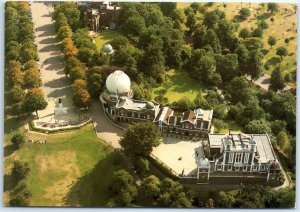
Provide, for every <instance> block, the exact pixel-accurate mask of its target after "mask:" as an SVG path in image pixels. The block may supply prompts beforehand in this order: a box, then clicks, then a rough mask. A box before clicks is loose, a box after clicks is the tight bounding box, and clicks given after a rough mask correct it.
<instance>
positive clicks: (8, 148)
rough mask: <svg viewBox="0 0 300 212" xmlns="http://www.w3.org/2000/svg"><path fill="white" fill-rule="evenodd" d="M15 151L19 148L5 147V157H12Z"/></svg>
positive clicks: (11, 145)
mask: <svg viewBox="0 0 300 212" xmlns="http://www.w3.org/2000/svg"><path fill="white" fill-rule="evenodd" d="M15 150H17V148H16V147H15V146H14V145H13V144H10V145H7V146H5V147H4V157H8V156H10V155H11V154H12V153H14V151H15Z"/></svg>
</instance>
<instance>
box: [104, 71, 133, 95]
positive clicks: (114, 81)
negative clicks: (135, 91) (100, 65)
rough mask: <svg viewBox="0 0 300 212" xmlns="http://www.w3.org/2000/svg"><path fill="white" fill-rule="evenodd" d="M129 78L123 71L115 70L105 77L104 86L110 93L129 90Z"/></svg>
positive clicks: (120, 92)
mask: <svg viewBox="0 0 300 212" xmlns="http://www.w3.org/2000/svg"><path fill="white" fill-rule="evenodd" d="M130 85H131V83H130V79H129V77H128V76H127V74H125V73H124V72H123V71H120V70H117V71H115V72H113V73H111V74H110V75H109V76H108V77H107V79H106V88H107V90H108V92H109V93H111V94H124V93H127V92H129V91H130Z"/></svg>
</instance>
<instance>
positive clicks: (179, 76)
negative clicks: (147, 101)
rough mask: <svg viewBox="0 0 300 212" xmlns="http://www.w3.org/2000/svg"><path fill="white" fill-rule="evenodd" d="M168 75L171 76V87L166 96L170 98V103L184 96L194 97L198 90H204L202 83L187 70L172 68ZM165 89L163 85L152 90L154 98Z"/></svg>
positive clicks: (169, 81)
mask: <svg viewBox="0 0 300 212" xmlns="http://www.w3.org/2000/svg"><path fill="white" fill-rule="evenodd" d="M167 76H168V77H169V80H168V81H167V84H169V86H170V87H169V88H168V89H167V92H166V93H165V95H164V96H165V97H167V98H168V100H169V103H172V102H174V101H177V100H179V99H181V98H182V97H184V96H186V97H188V98H190V99H194V98H195V97H196V96H197V94H198V92H199V91H200V90H203V88H202V87H201V85H200V84H199V83H198V82H197V81H196V80H194V79H193V78H191V77H190V76H189V74H188V73H187V72H184V71H180V70H174V69H171V70H169V71H168V72H167ZM163 89H164V87H163V85H162V86H159V87H157V88H154V89H153V90H152V98H153V99H154V98H155V97H156V96H158V95H159V93H160V92H161V90H163Z"/></svg>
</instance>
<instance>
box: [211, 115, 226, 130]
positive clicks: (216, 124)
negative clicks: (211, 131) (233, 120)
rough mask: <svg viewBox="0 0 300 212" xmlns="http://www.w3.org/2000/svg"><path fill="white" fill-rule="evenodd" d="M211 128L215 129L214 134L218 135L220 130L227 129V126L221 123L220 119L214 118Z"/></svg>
mask: <svg viewBox="0 0 300 212" xmlns="http://www.w3.org/2000/svg"><path fill="white" fill-rule="evenodd" d="M213 126H214V127H215V132H216V133H219V132H220V130H221V129H227V128H228V125H227V124H226V123H225V122H224V121H222V120H220V119H216V118H214V120H213Z"/></svg>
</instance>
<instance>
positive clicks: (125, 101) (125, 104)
mask: <svg viewBox="0 0 300 212" xmlns="http://www.w3.org/2000/svg"><path fill="white" fill-rule="evenodd" d="M147 103H148V102H146V101H138V100H133V99H129V98H127V97H122V98H120V100H119V101H118V103H117V105H116V108H124V109H126V110H134V111H142V110H156V109H157V108H158V106H159V105H158V104H156V105H154V104H153V105H154V107H153V108H151V109H150V108H147Z"/></svg>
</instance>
